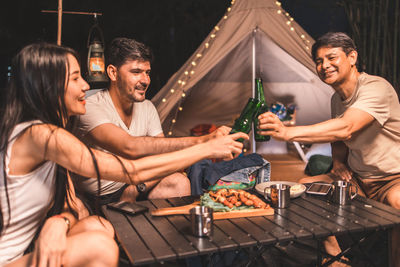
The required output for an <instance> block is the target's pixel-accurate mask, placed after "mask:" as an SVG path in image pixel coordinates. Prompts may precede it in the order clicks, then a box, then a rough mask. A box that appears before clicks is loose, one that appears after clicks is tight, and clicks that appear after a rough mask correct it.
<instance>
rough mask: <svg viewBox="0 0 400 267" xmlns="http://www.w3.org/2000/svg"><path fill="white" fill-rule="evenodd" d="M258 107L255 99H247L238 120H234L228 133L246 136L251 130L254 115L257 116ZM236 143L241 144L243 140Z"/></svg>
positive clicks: (258, 104) (240, 139)
mask: <svg viewBox="0 0 400 267" xmlns="http://www.w3.org/2000/svg"><path fill="white" fill-rule="evenodd" d="M259 107H260V103H259V102H258V101H257V100H256V99H255V98H249V101H248V102H247V104H246V106H245V107H244V109H243V110H242V113H241V114H240V116H239V118H237V119H236V120H235V123H234V124H233V127H232V130H231V132H230V133H231V134H232V133H237V132H243V133H246V134H248V133H249V132H250V130H251V123H252V122H253V118H254V115H255V114H257V111H258V109H259ZM237 141H239V142H243V141H244V140H243V138H239V139H238V140H237Z"/></svg>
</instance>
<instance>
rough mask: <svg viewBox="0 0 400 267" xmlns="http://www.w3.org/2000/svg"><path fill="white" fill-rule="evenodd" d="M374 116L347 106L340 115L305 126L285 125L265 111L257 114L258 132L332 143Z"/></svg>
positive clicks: (280, 138)
mask: <svg viewBox="0 0 400 267" xmlns="http://www.w3.org/2000/svg"><path fill="white" fill-rule="evenodd" d="M374 120H375V118H374V117H373V116H371V115H370V114H369V113H367V112H365V111H362V110H360V109H357V108H349V109H348V110H347V111H346V112H345V113H344V114H343V116H342V117H340V118H335V119H330V120H327V121H324V122H321V123H317V124H313V125H307V126H293V127H286V126H285V125H283V123H282V122H281V121H280V120H279V118H278V117H277V116H276V115H275V114H273V113H271V112H266V113H264V114H261V115H260V116H259V122H260V125H259V127H258V128H259V129H260V134H262V135H270V136H272V137H273V138H275V139H277V140H282V141H297V142H304V143H328V142H329V143H332V142H336V141H343V140H348V139H350V138H351V136H352V134H354V133H355V132H357V131H359V130H361V129H363V128H364V127H366V126H368V125H369V124H371V123H372V122H373V121H374Z"/></svg>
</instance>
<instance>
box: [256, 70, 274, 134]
mask: <svg viewBox="0 0 400 267" xmlns="http://www.w3.org/2000/svg"><path fill="white" fill-rule="evenodd" d="M256 99H257V100H258V101H259V102H260V105H261V106H260V108H259V109H258V112H257V113H256V114H255V116H254V124H253V133H254V139H255V140H256V142H265V141H269V139H270V138H271V137H270V136H269V135H261V134H258V128H257V127H258V116H259V115H260V114H263V113H265V112H267V111H268V110H269V108H268V105H267V103H265V97H264V88H263V84H262V80H261V78H256Z"/></svg>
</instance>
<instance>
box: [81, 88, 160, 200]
mask: <svg viewBox="0 0 400 267" xmlns="http://www.w3.org/2000/svg"><path fill="white" fill-rule="evenodd" d="M78 121H79V126H78V131H77V136H78V137H79V138H80V139H81V140H82V141H83V142H85V143H87V144H88V145H89V146H91V147H95V148H97V149H101V148H100V147H98V146H96V145H94V144H91V143H90V142H89V141H88V140H86V138H85V136H86V134H87V133H88V132H90V131H91V130H93V129H94V128H96V127H97V126H99V125H101V124H105V123H112V124H114V125H116V126H118V127H120V128H121V129H123V130H124V131H126V132H127V133H128V134H130V135H132V136H157V135H159V134H162V133H163V131H162V128H161V123H160V118H159V116H158V113H157V110H156V108H155V107H154V105H153V103H151V101H149V100H145V101H143V102H136V103H134V105H133V110H132V121H131V124H130V126H129V127H127V126H126V125H125V123H124V122H123V121H122V119H121V117H120V116H119V115H118V112H117V111H116V109H115V107H114V104H113V102H112V100H111V97H110V94H109V92H108V90H102V91H99V92H97V93H96V94H94V95H91V96H90V97H88V98H87V99H86V114H85V115H81V116H79V118H78ZM101 150H104V149H101ZM99 164H101V162H99ZM73 180H74V182H75V184H76V187H77V188H78V189H79V190H83V191H86V192H89V193H92V194H96V192H97V181H96V179H87V178H83V177H78V176H77V175H73ZM123 185H124V184H123V183H119V182H113V181H106V180H102V181H101V187H100V195H105V194H110V193H113V192H115V191H117V190H118V189H120V188H121V187H122V186H123Z"/></svg>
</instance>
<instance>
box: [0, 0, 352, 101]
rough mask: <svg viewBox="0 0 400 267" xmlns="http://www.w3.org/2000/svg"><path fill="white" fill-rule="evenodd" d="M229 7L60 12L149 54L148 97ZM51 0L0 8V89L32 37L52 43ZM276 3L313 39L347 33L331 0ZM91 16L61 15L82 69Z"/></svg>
mask: <svg viewBox="0 0 400 267" xmlns="http://www.w3.org/2000/svg"><path fill="white" fill-rule="evenodd" d="M229 6H230V1H229V0H168V1H163V0H113V1H110V0H68V1H65V0H64V1H63V10H64V11H85V12H99V13H102V14H103V16H100V17H99V18H98V22H99V25H100V27H101V28H102V30H103V33H104V38H105V42H106V45H107V44H108V43H109V42H110V41H111V40H112V39H113V38H115V37H120V36H123V37H129V38H134V39H136V40H138V41H141V42H144V43H146V44H147V45H149V46H150V47H151V48H152V49H153V52H154V55H155V61H154V63H153V65H152V83H151V87H150V89H149V92H148V98H151V97H152V96H153V95H154V94H155V93H156V92H157V91H158V90H159V89H160V88H161V87H162V86H163V85H164V84H165V83H166V82H167V80H168V78H169V77H170V76H171V75H172V74H173V73H175V72H176V70H177V69H178V68H179V67H180V66H181V65H182V64H183V63H184V62H185V61H186V60H187V58H188V57H189V56H190V55H191V54H192V53H193V52H194V50H195V49H196V48H197V47H198V46H199V45H200V43H201V42H202V41H203V39H204V38H205V37H206V36H207V35H208V33H209V32H210V31H211V29H212V28H213V27H214V26H215V24H216V23H217V22H218V21H219V20H220V19H221V17H222V16H223V14H224V13H225V11H226V9H227V8H228V7H229ZM57 7H58V1H57V0H35V1H31V0H13V1H7V2H3V5H2V7H1V10H0V58H1V62H0V82H1V83H0V87H2V86H4V84H5V83H6V80H7V67H8V66H9V65H10V62H11V58H12V57H13V56H14V55H15V54H16V53H17V52H18V51H19V50H20V49H21V48H22V47H23V46H25V45H27V44H29V43H32V42H36V41H48V42H56V39H57V14H49V13H42V12H41V10H57ZM282 7H283V8H284V9H285V10H286V11H287V12H289V13H290V15H291V16H292V17H293V18H294V19H295V20H296V21H297V22H298V23H299V24H300V25H302V27H303V28H304V29H305V30H306V31H307V32H308V33H309V34H310V35H311V36H312V37H314V38H316V37H318V36H320V35H321V34H323V33H325V32H327V31H330V30H335V31H348V29H349V26H348V23H347V19H346V15H345V12H344V9H343V6H341V5H339V4H338V3H337V1H335V0H323V1H321V0H282ZM93 21H94V19H93V17H92V16H86V15H69V14H64V15H63V23H62V44H63V45H66V46H70V47H72V48H74V49H76V50H77V51H78V52H79V53H80V55H81V59H82V71H83V73H85V72H86V60H87V47H86V42H87V38H88V33H89V29H90V27H91V26H92V25H93Z"/></svg>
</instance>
